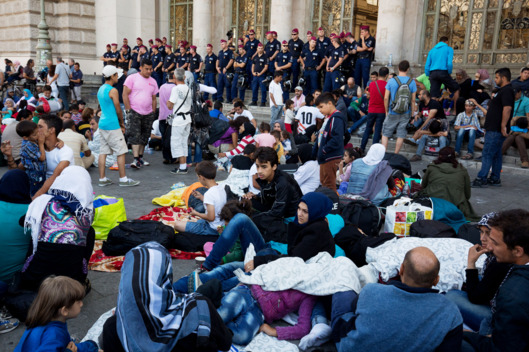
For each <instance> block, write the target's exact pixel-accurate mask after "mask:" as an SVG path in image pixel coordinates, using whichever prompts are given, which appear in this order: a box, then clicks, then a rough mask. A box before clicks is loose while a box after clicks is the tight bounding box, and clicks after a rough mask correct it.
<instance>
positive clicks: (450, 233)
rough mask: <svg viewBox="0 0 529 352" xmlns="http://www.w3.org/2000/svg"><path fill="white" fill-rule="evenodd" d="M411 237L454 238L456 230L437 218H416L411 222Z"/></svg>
mask: <svg viewBox="0 0 529 352" xmlns="http://www.w3.org/2000/svg"><path fill="white" fill-rule="evenodd" d="M410 236H411V237H421V238H454V237H457V236H456V231H455V230H454V229H453V228H452V227H451V226H449V225H447V224H445V223H444V222H441V221H437V220H418V221H416V222H414V223H413V224H411V227H410Z"/></svg>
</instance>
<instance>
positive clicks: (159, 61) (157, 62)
mask: <svg viewBox="0 0 529 352" xmlns="http://www.w3.org/2000/svg"><path fill="white" fill-rule="evenodd" d="M151 61H152V74H151V77H152V78H154V80H155V81H156V83H157V84H158V88H159V87H160V86H161V85H162V79H163V75H162V66H163V58H162V54H161V53H160V52H159V51H158V45H153V46H152V57H151Z"/></svg>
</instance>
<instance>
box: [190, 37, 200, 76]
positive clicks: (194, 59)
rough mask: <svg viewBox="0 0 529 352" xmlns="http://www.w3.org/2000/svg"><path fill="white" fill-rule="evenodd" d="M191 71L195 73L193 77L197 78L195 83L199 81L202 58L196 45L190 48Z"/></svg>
mask: <svg viewBox="0 0 529 352" xmlns="http://www.w3.org/2000/svg"><path fill="white" fill-rule="evenodd" d="M188 59H189V71H191V72H192V73H193V77H195V82H196V81H197V79H198V75H199V73H200V71H201V70H202V57H201V56H200V55H198V54H197V47H196V46H194V45H191V46H190V47H189V57H188Z"/></svg>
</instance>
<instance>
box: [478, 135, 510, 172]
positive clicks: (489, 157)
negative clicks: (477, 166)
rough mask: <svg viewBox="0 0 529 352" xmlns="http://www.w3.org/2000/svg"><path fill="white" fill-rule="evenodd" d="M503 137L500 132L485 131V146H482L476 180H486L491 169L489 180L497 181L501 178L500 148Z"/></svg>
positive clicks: (501, 156)
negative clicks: (479, 168) (479, 167)
mask: <svg viewBox="0 0 529 352" xmlns="http://www.w3.org/2000/svg"><path fill="white" fill-rule="evenodd" d="M504 140H505V137H503V135H502V134H501V132H495V131H487V133H485V144H484V145H483V153H482V154H481V155H482V157H481V170H480V171H479V173H478V178H479V179H481V180H482V181H485V180H486V179H487V175H488V174H489V170H490V169H491V168H492V172H491V174H490V178H491V179H492V180H493V181H497V180H499V179H500V176H501V166H502V158H503V155H502V154H501V147H502V145H503V141H504Z"/></svg>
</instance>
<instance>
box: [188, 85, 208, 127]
mask: <svg viewBox="0 0 529 352" xmlns="http://www.w3.org/2000/svg"><path fill="white" fill-rule="evenodd" d="M191 93H192V95H191V96H192V98H193V102H192V104H191V116H192V119H193V127H194V128H196V129H200V128H206V127H209V126H211V122H212V118H211V116H209V109H208V107H207V105H206V104H205V102H204V99H203V98H202V94H200V86H199V85H198V83H193V84H192V85H191Z"/></svg>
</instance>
